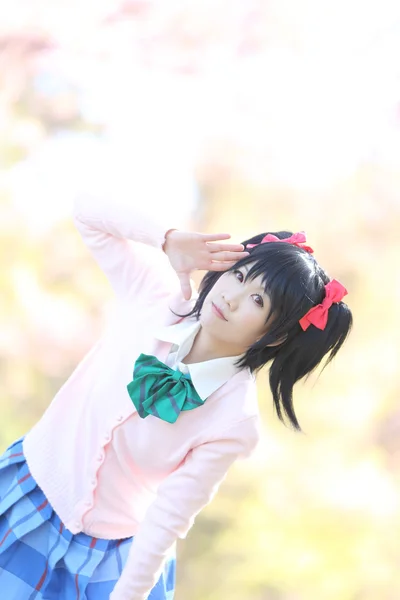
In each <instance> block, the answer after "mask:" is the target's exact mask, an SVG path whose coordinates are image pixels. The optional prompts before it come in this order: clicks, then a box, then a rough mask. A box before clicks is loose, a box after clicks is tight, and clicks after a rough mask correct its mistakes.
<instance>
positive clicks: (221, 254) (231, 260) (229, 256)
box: [164, 229, 249, 300]
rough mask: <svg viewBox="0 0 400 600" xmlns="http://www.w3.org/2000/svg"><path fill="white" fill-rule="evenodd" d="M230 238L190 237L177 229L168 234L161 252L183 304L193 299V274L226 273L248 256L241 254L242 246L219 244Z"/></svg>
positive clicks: (219, 236) (208, 235) (242, 251)
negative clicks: (193, 272)
mask: <svg viewBox="0 0 400 600" xmlns="http://www.w3.org/2000/svg"><path fill="white" fill-rule="evenodd" d="M230 237H231V236H230V234H229V233H192V232H188V231H178V230H176V229H173V230H171V231H169V232H168V233H167V235H166V242H165V244H164V252H165V253H166V255H167V256H168V258H169V261H170V263H171V265H172V267H173V269H174V270H175V271H176V273H177V275H178V277H179V281H180V284H181V288H182V293H183V297H184V298H185V299H186V300H190V297H191V295H192V288H191V286H190V273H191V272H192V271H195V270H198V269H201V270H203V269H204V270H207V271H226V270H227V269H229V268H230V267H232V265H234V264H235V262H237V261H238V260H240V259H241V258H244V257H245V256H247V255H248V254H249V253H248V252H244V246H243V244H221V243H220V242H221V241H222V240H228V239H230Z"/></svg>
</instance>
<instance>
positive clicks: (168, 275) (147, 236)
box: [74, 193, 178, 296]
mask: <svg viewBox="0 0 400 600" xmlns="http://www.w3.org/2000/svg"><path fill="white" fill-rule="evenodd" d="M74 222H75V225H76V227H77V229H78V231H79V232H80V234H81V236H82V239H83V241H84V243H85V244H86V246H87V247H88V249H89V250H90V252H91V254H92V255H93V257H94V258H95V260H96V261H97V263H98V264H99V266H100V268H101V269H102V270H103V272H104V273H105V275H106V277H107V278H108V280H109V282H110V284H111V286H112V288H113V290H114V292H115V293H116V294H117V295H118V296H127V295H134V294H135V293H140V294H141V295H143V294H145V292H146V287H148V286H150V287H151V288H152V293H156V292H155V288H158V289H157V290H156V291H157V292H163V291H165V292H167V293H168V292H174V291H177V290H178V278H177V276H176V274H175V272H174V271H173V269H172V267H171V265H170V263H169V260H168V258H167V256H166V255H165V254H164V253H163V252H155V251H154V249H159V250H162V245H163V243H164V242H165V235H166V233H167V231H169V230H170V229H171V227H167V226H162V225H161V224H159V223H157V221H156V219H155V218H154V219H152V218H150V217H148V216H147V215H145V214H143V213H142V212H141V211H140V210H139V209H138V208H137V207H135V205H134V204H133V203H132V202H130V203H128V202H126V201H125V202H115V201H114V199H112V198H110V197H108V196H107V195H106V194H104V195H101V194H99V193H96V194H91V193H81V194H80V195H79V196H77V197H76V198H75V203H74ZM132 242H141V243H136V244H135V243H132ZM144 244H145V245H147V248H146V247H145V246H144ZM149 246H153V248H149ZM154 282H156V285H154Z"/></svg>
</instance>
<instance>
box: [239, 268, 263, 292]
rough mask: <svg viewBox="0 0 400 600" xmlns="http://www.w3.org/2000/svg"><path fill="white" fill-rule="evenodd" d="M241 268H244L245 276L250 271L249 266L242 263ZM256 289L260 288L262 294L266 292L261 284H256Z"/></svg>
mask: <svg viewBox="0 0 400 600" xmlns="http://www.w3.org/2000/svg"><path fill="white" fill-rule="evenodd" d="M242 269H244V270H245V271H246V277H247V275H248V273H249V271H250V267H248V266H247V265H243V267H242ZM258 289H259V290H262V292H263V294H266V291H265V289H264V288H263V287H262V285H259V286H258Z"/></svg>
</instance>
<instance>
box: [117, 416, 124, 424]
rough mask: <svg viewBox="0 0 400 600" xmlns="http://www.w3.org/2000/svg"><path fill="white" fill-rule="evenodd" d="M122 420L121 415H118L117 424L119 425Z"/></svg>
mask: <svg viewBox="0 0 400 600" xmlns="http://www.w3.org/2000/svg"><path fill="white" fill-rule="evenodd" d="M123 418H124V417H123V415H119V417H118V418H117V422H118V423H121V421H122V419H123Z"/></svg>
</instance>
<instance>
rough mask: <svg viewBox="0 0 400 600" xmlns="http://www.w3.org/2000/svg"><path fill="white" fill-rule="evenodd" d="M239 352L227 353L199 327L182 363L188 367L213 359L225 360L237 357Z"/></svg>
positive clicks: (227, 350)
mask: <svg viewBox="0 0 400 600" xmlns="http://www.w3.org/2000/svg"><path fill="white" fill-rule="evenodd" d="M238 354H240V352H232V350H231V351H229V349H228V348H224V347H223V346H222V345H219V344H217V343H216V341H215V339H213V338H212V337H211V336H209V335H208V334H207V331H205V330H204V329H203V327H200V329H199V331H198V332H197V335H196V337H195V338H194V342H193V346H192V347H191V349H190V352H189V353H188V354H187V355H186V356H185V358H184V359H183V361H182V362H184V363H185V364H187V365H189V364H192V363H199V362H205V361H207V360H213V359H215V358H225V357H227V356H237V355H238Z"/></svg>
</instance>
